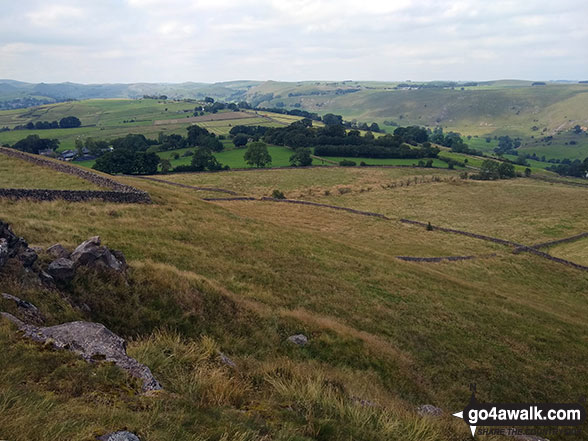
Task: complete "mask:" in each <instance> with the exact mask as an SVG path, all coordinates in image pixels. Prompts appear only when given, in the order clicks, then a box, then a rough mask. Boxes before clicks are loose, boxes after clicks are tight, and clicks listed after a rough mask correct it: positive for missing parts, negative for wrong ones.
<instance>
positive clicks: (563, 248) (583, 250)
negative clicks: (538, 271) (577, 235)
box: [549, 239, 588, 266]
mask: <svg viewBox="0 0 588 441" xmlns="http://www.w3.org/2000/svg"><path fill="white" fill-rule="evenodd" d="M549 253H550V254H552V255H554V256H556V257H561V258H562V259H567V260H571V261H573V262H577V263H579V264H581V265H586V266H588V241H587V240H586V239H580V240H577V241H575V242H571V243H566V244H562V245H556V246H553V247H551V248H549Z"/></svg>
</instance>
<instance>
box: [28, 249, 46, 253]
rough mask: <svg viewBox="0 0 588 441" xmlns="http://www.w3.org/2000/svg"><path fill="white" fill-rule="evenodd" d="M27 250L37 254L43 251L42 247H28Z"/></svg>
mask: <svg viewBox="0 0 588 441" xmlns="http://www.w3.org/2000/svg"><path fill="white" fill-rule="evenodd" d="M29 248H30V249H31V250H33V251H34V252H35V253H37V254H39V253H42V252H43V251H44V249H43V247H29Z"/></svg>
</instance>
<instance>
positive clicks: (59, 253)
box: [47, 243, 70, 259]
mask: <svg viewBox="0 0 588 441" xmlns="http://www.w3.org/2000/svg"><path fill="white" fill-rule="evenodd" d="M47 254H49V255H50V256H51V257H53V258H55V259H61V258H68V257H69V255H70V252H69V251H67V249H65V247H64V246H63V245H61V244H60V243H56V244H55V245H52V246H50V247H49V248H47Z"/></svg>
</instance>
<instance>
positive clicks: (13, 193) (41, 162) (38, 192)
mask: <svg viewBox="0 0 588 441" xmlns="http://www.w3.org/2000/svg"><path fill="white" fill-rule="evenodd" d="M0 153H2V154H4V155H6V156H9V157H12V158H17V159H22V160H24V161H27V162H30V163H32V164H35V165H38V166H41V167H47V168H51V169H53V170H55V171H57V172H61V173H66V174H69V175H72V176H76V177H78V178H81V179H84V180H85V181H88V182H90V183H92V184H94V185H97V186H98V187H105V188H110V189H111V190H110V191H102V190H53V189H19V188H4V189H0V190H1V191H0V197H7V198H12V199H36V200H41V201H49V200H55V199H64V200H67V201H71V202H80V201H86V200H90V199H102V200H104V201H108V202H121V203H151V202H152V201H151V197H150V196H149V193H147V192H145V191H142V190H139V189H138V188H135V187H132V186H130V185H126V184H121V183H120V182H117V181H115V180H114V179H110V178H107V177H105V176H101V175H99V174H97V173H93V172H91V171H89V170H84V169H82V168H79V167H75V166H72V165H69V164H65V163H61V162H57V161H52V160H50V159H46V158H42V157H39V156H37V155H32V154H29V153H24V152H21V151H19V150H14V149H9V148H5V147H0Z"/></svg>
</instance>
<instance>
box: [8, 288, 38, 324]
mask: <svg viewBox="0 0 588 441" xmlns="http://www.w3.org/2000/svg"><path fill="white" fill-rule="evenodd" d="M2 297H3V298H4V299H6V300H10V301H13V302H14V303H16V307H17V308H18V311H19V312H20V313H21V314H22V316H23V318H25V319H26V320H27V321H29V322H34V323H37V324H41V323H44V322H45V317H43V315H42V314H41V311H39V309H38V308H37V307H36V306H35V305H33V304H32V303H30V302H27V301H26V300H22V299H19V298H18V297H16V296H13V295H10V294H6V293H2Z"/></svg>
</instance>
